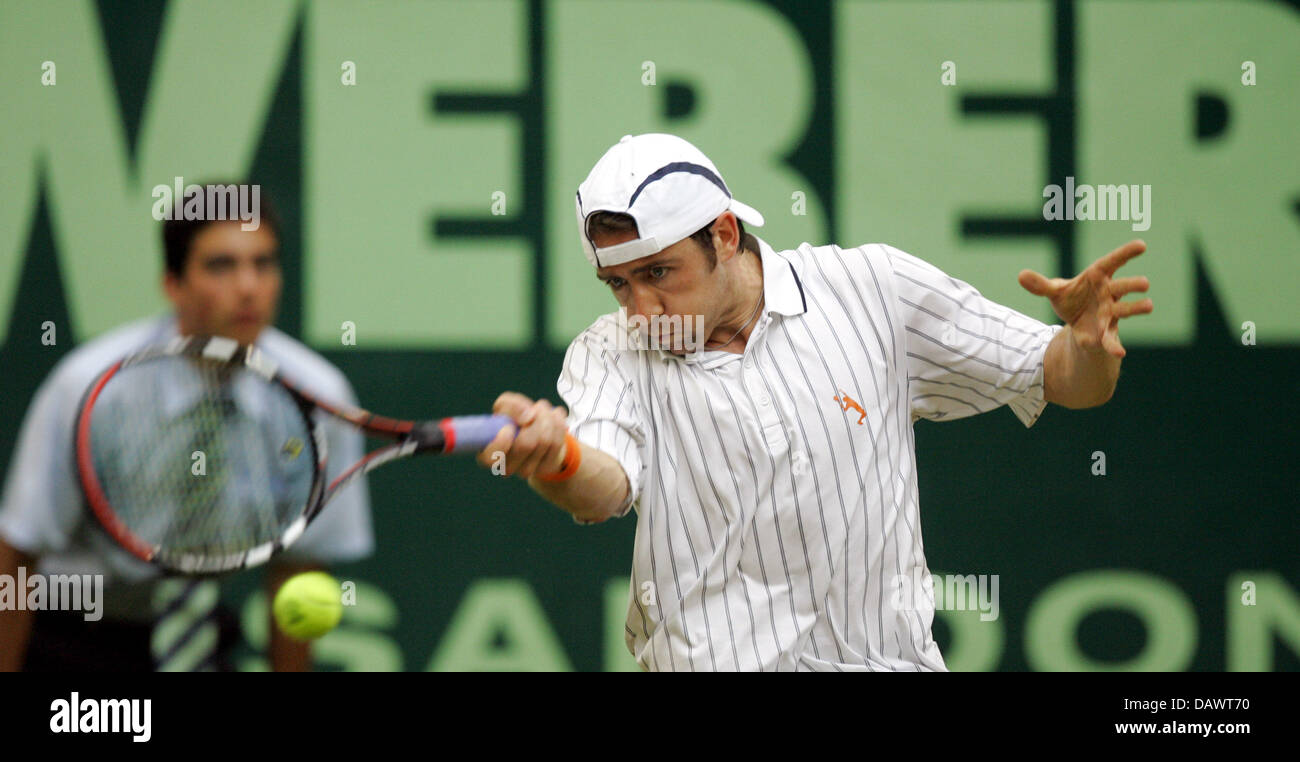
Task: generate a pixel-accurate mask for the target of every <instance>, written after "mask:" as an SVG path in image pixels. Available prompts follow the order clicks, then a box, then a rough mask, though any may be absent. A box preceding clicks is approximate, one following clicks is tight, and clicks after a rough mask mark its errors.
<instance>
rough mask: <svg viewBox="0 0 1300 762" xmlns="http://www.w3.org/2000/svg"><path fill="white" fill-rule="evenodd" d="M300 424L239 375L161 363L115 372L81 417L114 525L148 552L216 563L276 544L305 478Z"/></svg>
mask: <svg viewBox="0 0 1300 762" xmlns="http://www.w3.org/2000/svg"><path fill="white" fill-rule="evenodd" d="M310 437H311V434H310V429H309V428H308V425H307V422H306V421H305V420H304V418H303V415H302V413H301V412H300V411H299V409H298V406H297V404H296V403H295V402H294V400H293V398H292V397H291V396H290V395H289V394H288V392H286V391H285V390H284V389H283V388H282V387H280V386H279V385H278V384H275V383H273V382H269V381H266V380H264V379H262V378H260V377H259V376H257V375H256V374H253V373H250V372H248V371H246V370H243V369H242V368H231V367H230V366H226V365H222V364H220V363H214V362H209V361H204V360H202V359H199V358H187V357H172V356H167V357H161V358H157V359H151V360H148V361H145V362H141V363H139V364H137V365H132V366H128V367H124V368H123V369H122V370H120V371H119V372H118V374H117V376H115V377H114V378H112V379H110V381H109V383H108V384H107V385H106V386H105V388H104V391H103V393H102V394H101V397H100V399H99V400H98V401H97V402H96V404H95V407H94V409H93V412H92V417H91V443H92V444H91V450H92V456H93V462H94V467H95V472H96V475H97V477H98V478H99V480H100V483H101V485H102V487H103V492H104V494H105V496H106V498H107V501H108V503H109V504H110V506H111V507H112V511H113V513H114V514H115V516H116V517H117V518H118V519H119V520H120V521H121V522H122V523H123V524H124V525H125V526H126V528H127V529H128V531H130V532H131V533H132V534H134V535H135V536H136V537H138V538H140V539H141V540H143V541H145V542H146V543H149V544H150V545H151V546H153V547H155V548H158V549H159V552H168V553H185V554H193V555H199V556H214V557H215V556H224V555H228V554H235V553H239V552H242V551H247V550H250V549H252V548H255V547H258V546H260V545H263V544H265V543H269V542H272V541H274V540H276V539H278V538H279V536H280V535H281V534H282V533H283V531H284V530H285V528H286V527H288V526H289V524H291V523H292V522H293V521H294V520H295V519H296V518H297V517H299V516H300V515H302V513H303V512H304V511H305V509H306V503H307V500H308V497H309V495H310V492H311V485H312V482H313V479H314V477H315V464H314V458H313V457H312V452H311V448H310V445H309V444H308V443H309V440H310Z"/></svg>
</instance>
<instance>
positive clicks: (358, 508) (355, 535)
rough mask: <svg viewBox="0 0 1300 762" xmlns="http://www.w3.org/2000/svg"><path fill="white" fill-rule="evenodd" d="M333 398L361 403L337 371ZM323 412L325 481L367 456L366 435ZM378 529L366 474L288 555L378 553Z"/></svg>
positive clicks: (324, 559) (339, 557) (327, 559)
mask: <svg viewBox="0 0 1300 762" xmlns="http://www.w3.org/2000/svg"><path fill="white" fill-rule="evenodd" d="M334 387H335V388H333V389H331V390H329V391H331V392H332V394H330V395H329V399H331V400H338V401H339V402H343V403H345V404H347V405H350V406H353V407H357V406H358V404H357V398H356V393H355V392H354V391H353V390H352V385H351V384H349V383H348V382H347V380H346V379H345V378H344V377H343V374H342V373H339V374H338V375H337V376H336V382H335V384H334ZM317 415H322V421H323V423H322V425H323V426H324V428H325V439H326V447H328V448H329V462H328V463H327V466H326V469H325V479H326V481H325V483H326V484H328V483H330V482H332V481H333V480H334V479H335V478H336V477H338V476H339V475H340V474H341V473H342V472H343V470H344V469H346V468H348V467H349V466H351V465H352V464H353V463H356V462H357V461H359V460H361V458H362V457H364V456H365V437H364V436H363V435H362V434H361V433H360V432H359V431H357V430H356V429H355V428H353V427H351V426H349V425H347V424H345V423H343V422H341V421H338V420H336V419H335V418H334V417H333V416H327V415H323V414H321V413H317ZM374 547H375V540H374V530H373V528H372V526H371V516H370V487H369V484H368V483H367V481H366V477H365V476H361V477H359V478H357V479H356V480H354V481H353V482H352V483H351V484H349V485H348V486H346V487H344V488H343V490H342V491H340V492H339V493H338V494H337V495H335V496H334V499H332V500H330V501H329V503H328V504H327V505H326V506H325V507H324V509H323V510H322V512H321V514H320V515H319V516H317V517H316V519H315V520H314V521H312V523H311V525H310V526H308V527H307V531H305V532H303V535H302V537H301V538H300V539H299V540H298V542H296V543H294V544H293V545H292V546H291V547H290V548H289V549H288V550H286V551H285V552H284V557H285V560H294V561H302V562H321V563H346V562H348V561H356V560H359V559H362V558H365V557H367V556H369V555H370V554H371V553H373V552H374Z"/></svg>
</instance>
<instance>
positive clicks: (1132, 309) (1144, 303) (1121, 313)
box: [1111, 299, 1155, 318]
mask: <svg viewBox="0 0 1300 762" xmlns="http://www.w3.org/2000/svg"><path fill="white" fill-rule="evenodd" d="M1154 309H1155V304H1154V303H1153V302H1152V301H1151V300H1150V299H1143V300H1141V301H1137V302H1117V303H1116V304H1115V306H1114V307H1113V308H1111V314H1112V315H1114V316H1115V317H1117V318H1126V317H1132V316H1134V315H1146V314H1149V313H1150V312H1151V311H1152V310H1154Z"/></svg>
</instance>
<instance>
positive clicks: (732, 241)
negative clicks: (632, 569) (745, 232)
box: [713, 212, 740, 262]
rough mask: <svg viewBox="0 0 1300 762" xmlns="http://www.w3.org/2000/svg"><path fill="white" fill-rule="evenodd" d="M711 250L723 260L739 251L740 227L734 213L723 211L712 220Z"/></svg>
mask: <svg viewBox="0 0 1300 762" xmlns="http://www.w3.org/2000/svg"><path fill="white" fill-rule="evenodd" d="M713 250H714V251H716V252H717V253H718V259H719V260H721V261H723V262H725V261H727V260H728V259H730V258H731V257H732V256H734V255H736V254H738V253H739V252H740V228H739V227H738V226H737V224H736V215H735V214H733V213H731V212H723V213H722V214H721V215H720V216H719V217H718V219H716V220H714V222H713Z"/></svg>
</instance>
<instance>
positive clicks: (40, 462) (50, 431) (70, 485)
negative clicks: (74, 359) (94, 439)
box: [0, 372, 85, 556]
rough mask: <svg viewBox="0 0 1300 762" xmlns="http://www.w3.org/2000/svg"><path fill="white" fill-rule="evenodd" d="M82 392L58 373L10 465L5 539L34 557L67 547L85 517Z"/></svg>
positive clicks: (41, 392)
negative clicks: (77, 437) (79, 457)
mask: <svg viewBox="0 0 1300 762" xmlns="http://www.w3.org/2000/svg"><path fill="white" fill-rule="evenodd" d="M80 393H81V388H80V387H79V386H77V385H76V384H75V382H74V381H73V380H71V379H68V378H64V377H62V376H60V375H58V374H57V372H56V374H55V375H52V376H51V377H50V378H48V379H47V380H46V381H45V383H43V384H42V385H41V386H40V388H38V389H37V390H36V394H35V396H34V397H33V398H32V402H31V404H30V405H29V406H28V408H27V415H26V416H25V417H24V419H23V425H22V430H21V431H20V433H19V435H18V443H17V446H16V447H15V448H14V451H13V453H12V455H11V456H10V461H9V474H8V477H7V478H6V480H5V488H4V496H3V498H0V535H3V537H4V539H5V541H6V542H8V543H9V544H10V545H12V546H13V547H15V548H18V549H19V550H22V551H24V552H26V553H30V554H32V555H35V556H41V555H44V554H47V553H53V552H59V551H63V550H65V549H67V547H68V545H69V542H70V541H71V538H72V536H73V534H74V533H75V532H76V530H77V528H78V526H79V525H80V523H81V522H82V521H83V520H84V519H85V516H84V513H83V508H82V497H81V488H80V487H79V486H78V482H77V477H76V472H75V470H74V468H75V467H74V464H73V450H72V430H73V425H74V423H75V420H76V415H77V408H78V403H79V400H80Z"/></svg>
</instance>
